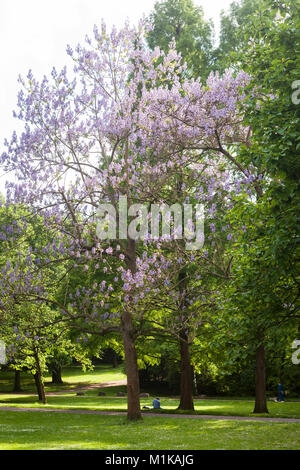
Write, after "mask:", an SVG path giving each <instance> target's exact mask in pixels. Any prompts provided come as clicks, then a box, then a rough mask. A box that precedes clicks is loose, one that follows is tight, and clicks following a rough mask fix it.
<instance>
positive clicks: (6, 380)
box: [0, 364, 126, 393]
mask: <svg viewBox="0 0 300 470" xmlns="http://www.w3.org/2000/svg"><path fill="white" fill-rule="evenodd" d="M62 379H63V384H62V385H56V384H52V383H51V376H50V375H45V389H46V392H55V391H60V390H72V389H74V388H77V387H82V386H86V385H90V384H94V383H99V384H100V383H104V382H111V381H117V380H124V379H126V375H125V373H124V370H123V366H122V365H120V366H118V367H116V368H112V367H111V365H109V364H107V365H106V364H104V365H99V366H95V368H94V369H93V370H87V371H86V372H83V370H82V369H81V367H80V366H72V367H65V368H64V369H63V376H62ZM13 380H14V372H13V371H0V393H3V392H10V391H11V390H12V388H13ZM21 387H22V390H23V391H24V392H26V393H36V388H35V385H34V380H33V377H32V375H31V374H29V373H28V372H23V371H22V372H21Z"/></svg>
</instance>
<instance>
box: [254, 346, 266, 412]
mask: <svg viewBox="0 0 300 470" xmlns="http://www.w3.org/2000/svg"><path fill="white" fill-rule="evenodd" d="M255 356H256V357H255V360H256V367H255V407H254V411H253V413H269V411H268V408H267V397H266V357H265V347H264V344H263V343H261V344H260V345H259V346H258V348H257V350H256V355H255Z"/></svg>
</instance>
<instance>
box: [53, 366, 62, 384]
mask: <svg viewBox="0 0 300 470" xmlns="http://www.w3.org/2000/svg"><path fill="white" fill-rule="evenodd" d="M51 375H52V383H53V384H62V383H63V381H62V378H61V366H60V365H58V364H54V365H51Z"/></svg>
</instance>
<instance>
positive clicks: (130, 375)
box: [122, 239, 142, 420]
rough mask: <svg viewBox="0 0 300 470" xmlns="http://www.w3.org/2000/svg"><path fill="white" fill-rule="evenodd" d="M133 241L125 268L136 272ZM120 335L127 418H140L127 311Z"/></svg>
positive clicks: (131, 326)
mask: <svg viewBox="0 0 300 470" xmlns="http://www.w3.org/2000/svg"><path fill="white" fill-rule="evenodd" d="M135 250H136V247H135V241H134V240H131V239H129V240H128V258H127V269H130V271H131V272H132V273H133V274H135V272H136V251H135ZM122 337H123V345H124V352H125V366H126V375H127V418H128V419H129V420H137V419H141V418H142V414H141V405H140V383H139V371H138V365H137V354H136V348H135V338H134V326H133V322H132V316H131V313H130V312H129V311H127V312H124V314H123V315H122Z"/></svg>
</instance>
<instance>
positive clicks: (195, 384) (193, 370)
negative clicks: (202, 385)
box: [192, 367, 199, 395]
mask: <svg viewBox="0 0 300 470" xmlns="http://www.w3.org/2000/svg"><path fill="white" fill-rule="evenodd" d="M192 373H193V384H194V394H195V395H199V392H198V386H197V377H196V372H195V369H194V367H192Z"/></svg>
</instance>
